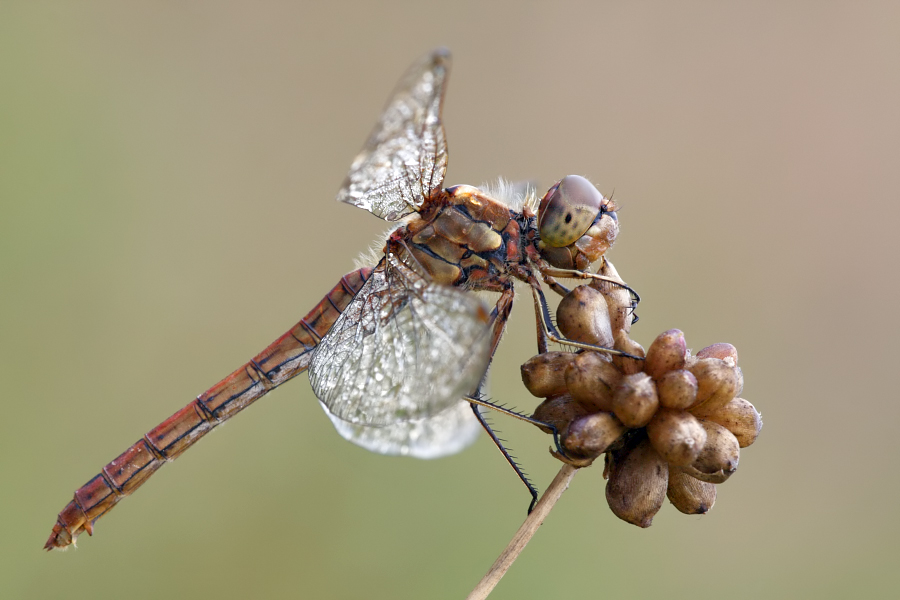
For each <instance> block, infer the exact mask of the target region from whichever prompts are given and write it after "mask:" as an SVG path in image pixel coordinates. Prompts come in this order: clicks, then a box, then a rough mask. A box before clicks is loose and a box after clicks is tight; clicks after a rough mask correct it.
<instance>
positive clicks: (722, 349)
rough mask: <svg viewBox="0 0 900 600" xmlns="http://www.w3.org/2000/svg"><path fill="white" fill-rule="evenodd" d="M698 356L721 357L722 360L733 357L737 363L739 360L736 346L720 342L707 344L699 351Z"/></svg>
mask: <svg viewBox="0 0 900 600" xmlns="http://www.w3.org/2000/svg"><path fill="white" fill-rule="evenodd" d="M697 358H721V359H722V360H727V359H729V358H731V359H732V360H733V361H734V364H735V365H736V364H737V361H738V353H737V348H735V347H734V346H732V345H731V344H727V343H725V342H720V343H718V344H712V345H710V346H707V347H706V348H704V349H703V350H701V351H699V352H698V353H697Z"/></svg>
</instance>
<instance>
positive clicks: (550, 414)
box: [532, 394, 588, 434]
mask: <svg viewBox="0 0 900 600" xmlns="http://www.w3.org/2000/svg"><path fill="white" fill-rule="evenodd" d="M586 414H588V410H587V409H586V408H585V407H584V406H582V405H581V404H580V403H578V402H575V400H573V399H572V396H570V395H569V394H560V395H558V396H552V397H550V398H547V399H546V400H544V401H543V402H541V403H540V404H538V407H537V408H536V409H534V415H532V417H533V418H535V419H537V420H538V421H543V422H544V423H548V424H550V425H553V426H554V427H556V431H557V432H559V433H560V434H562V433H565V431H566V428H567V427H568V426H569V423H571V422H572V421H574V420H575V419H577V418H579V417H583V416H585V415H586ZM540 429H541V431H543V432H544V433H552V432H551V431H550V430H549V429H547V428H546V427H541V428H540Z"/></svg>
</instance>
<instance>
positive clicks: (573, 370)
mask: <svg viewBox="0 0 900 600" xmlns="http://www.w3.org/2000/svg"><path fill="white" fill-rule="evenodd" d="M621 380H622V372H621V371H619V370H618V369H617V368H616V367H615V366H614V365H613V364H612V363H611V362H610V359H609V356H608V355H605V354H600V353H599V352H582V353H581V354H579V355H578V356H576V357H575V360H574V361H572V363H571V364H570V365H569V367H568V368H567V369H566V387H567V388H568V391H569V393H570V394H572V397H573V398H575V400H577V401H578V402H581V403H582V404H584V405H585V406H587V407H589V408H591V409H593V410H597V411H601V410H602V411H606V412H609V411H611V410H612V397H613V390H614V389H615V388H616V386H617V385H619V382H620V381H621Z"/></svg>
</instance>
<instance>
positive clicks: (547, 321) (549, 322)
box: [523, 271, 644, 360]
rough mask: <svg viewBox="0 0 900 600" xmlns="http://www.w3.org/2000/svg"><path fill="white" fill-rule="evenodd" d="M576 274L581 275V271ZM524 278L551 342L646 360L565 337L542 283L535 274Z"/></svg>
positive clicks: (527, 274)
mask: <svg viewBox="0 0 900 600" xmlns="http://www.w3.org/2000/svg"><path fill="white" fill-rule="evenodd" d="M576 272H578V273H580V272H581V271H576ZM597 277H601V278H602V279H604V280H608V279H609V278H606V277H602V276H600V275H598V276H597ZM523 278H524V279H525V281H526V282H527V283H528V284H529V285H530V286H531V291H532V296H533V297H534V303H535V308H534V311H535V314H536V315H537V317H538V319H539V321H540V326H542V327H543V329H544V330H546V335H547V339H548V340H549V341H551V342H555V343H557V344H566V345H567V346H573V347H575V348H581V349H583V350H594V351H597V352H604V353H606V354H612V355H615V356H624V357H625V358H631V359H634V360H644V359H643V358H642V357H640V356H633V355H631V354H628V353H627V352H622V351H621V350H616V349H615V348H604V347H603V346H595V345H593V344H585V343H583V342H576V341H575V340H570V339H568V338H567V337H565V336H564V335H563V334H562V333H560V332H559V330H558V329H556V326H555V325H554V324H553V318H552V316H551V315H550V308H549V307H548V305H547V298H546V297H545V296H544V290H542V289H541V283H540V282H539V281H538V280H537V278H536V277H535V276H534V274H533V273H530V272H528V273H526V274H525V276H524V277H523ZM622 285H624V284H622ZM628 289H631V288H628ZM539 349H540V341H539Z"/></svg>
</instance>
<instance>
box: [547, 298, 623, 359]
mask: <svg viewBox="0 0 900 600" xmlns="http://www.w3.org/2000/svg"><path fill="white" fill-rule="evenodd" d="M556 324H557V325H558V326H559V330H560V331H561V332H562V333H563V335H565V336H566V337H567V338H569V339H570V340H575V341H576V342H583V343H585V344H594V345H595V346H603V347H604V348H611V347H612V345H613V335H612V329H611V327H610V323H609V311H608V310H607V307H606V299H605V298H604V297H603V294H601V293H600V292H598V291H597V290H595V289H593V288H591V287H589V286H587V285H580V286H578V287H576V288H575V289H574V290H572V291H571V292H569V293H568V294H566V296H565V297H564V298H563V299H562V300H561V301H560V303H559V306H558V307H557V309H556Z"/></svg>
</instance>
